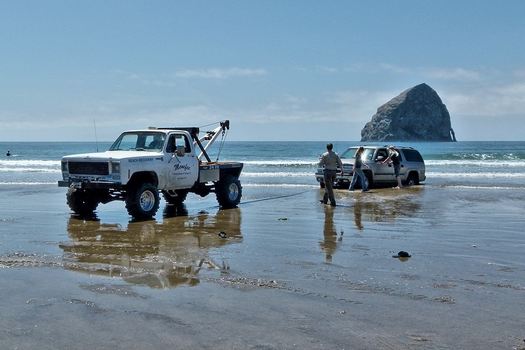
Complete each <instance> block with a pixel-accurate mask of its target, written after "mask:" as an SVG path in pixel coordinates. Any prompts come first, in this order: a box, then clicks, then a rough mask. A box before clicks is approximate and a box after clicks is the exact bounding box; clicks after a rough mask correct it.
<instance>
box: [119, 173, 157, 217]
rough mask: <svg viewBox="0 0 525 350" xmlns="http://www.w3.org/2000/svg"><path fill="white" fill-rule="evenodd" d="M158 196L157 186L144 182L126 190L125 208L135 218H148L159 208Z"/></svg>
mask: <svg viewBox="0 0 525 350" xmlns="http://www.w3.org/2000/svg"><path fill="white" fill-rule="evenodd" d="M159 203H160V197H159V191H158V189H157V186H155V185H154V184H152V183H149V182H146V183H142V184H139V185H137V186H136V187H133V188H131V189H130V190H128V193H127V195H126V209H127V210H128V214H129V215H131V216H132V217H133V218H135V219H149V218H151V217H153V216H155V214H156V213H157V210H158V209H159Z"/></svg>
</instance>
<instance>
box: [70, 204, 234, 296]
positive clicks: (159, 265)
mask: <svg viewBox="0 0 525 350" xmlns="http://www.w3.org/2000/svg"><path fill="white" fill-rule="evenodd" d="M67 232H68V237H69V241H68V242H63V243H62V244H60V248H61V249H62V250H63V266H64V268H66V269H68V270H72V271H78V272H84V273H89V274H97V275H102V276H110V277H120V278H122V279H123V280H124V281H126V282H128V283H132V284H137V285H145V286H149V287H151V288H174V287H177V286H180V285H188V286H195V285H197V284H199V283H200V278H199V272H200V271H201V270H210V271H217V272H220V273H227V272H228V270H229V266H228V264H227V262H226V261H224V260H223V261H221V262H220V263H219V262H216V261H214V259H213V258H212V257H211V256H210V254H209V251H210V249H213V248H220V247H223V246H226V245H229V244H236V243H240V242H242V234H241V209H238V208H236V209H228V210H218V211H217V212H216V213H215V214H210V213H207V212H205V211H201V212H199V213H198V214H196V215H188V212H187V210H186V209H185V207H184V206H179V207H176V206H167V207H166V209H165V211H164V220H163V222H162V223H158V222H156V221H138V222H130V223H129V224H128V226H127V227H122V226H121V225H119V224H107V223H101V222H100V220H98V219H97V218H96V217H93V218H91V219H85V218H79V217H77V216H71V217H70V219H69V221H68V225H67Z"/></svg>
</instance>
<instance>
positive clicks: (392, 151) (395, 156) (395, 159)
mask: <svg viewBox="0 0 525 350" xmlns="http://www.w3.org/2000/svg"><path fill="white" fill-rule="evenodd" d="M388 162H390V163H392V165H393V166H394V176H395V177H396V181H397V187H394V188H398V189H399V188H401V187H403V184H402V183H401V177H400V176H399V173H400V171H401V156H400V155H399V152H398V151H397V150H396V148H395V147H394V146H388V157H387V158H386V159H385V160H384V161H383V162H382V164H385V163H388Z"/></svg>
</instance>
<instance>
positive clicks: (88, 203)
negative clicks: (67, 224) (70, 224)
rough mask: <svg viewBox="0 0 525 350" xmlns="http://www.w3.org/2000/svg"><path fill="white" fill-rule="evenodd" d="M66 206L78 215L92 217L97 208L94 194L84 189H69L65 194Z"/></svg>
mask: <svg viewBox="0 0 525 350" xmlns="http://www.w3.org/2000/svg"><path fill="white" fill-rule="evenodd" d="M66 200H67V205H68V206H69V208H70V209H71V210H72V211H73V212H74V213H75V214H78V215H83V216H85V215H92V214H93V212H94V211H95V209H97V206H98V199H97V196H96V194H94V193H92V192H90V191H89V190H86V189H80V188H73V187H70V188H69V189H68V190H67V194H66Z"/></svg>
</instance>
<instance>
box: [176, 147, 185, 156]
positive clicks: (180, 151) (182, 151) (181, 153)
mask: <svg viewBox="0 0 525 350" xmlns="http://www.w3.org/2000/svg"><path fill="white" fill-rule="evenodd" d="M185 153H186V148H185V147H184V146H177V148H176V149H175V154H176V155H177V156H179V157H183V156H184V154H185Z"/></svg>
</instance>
